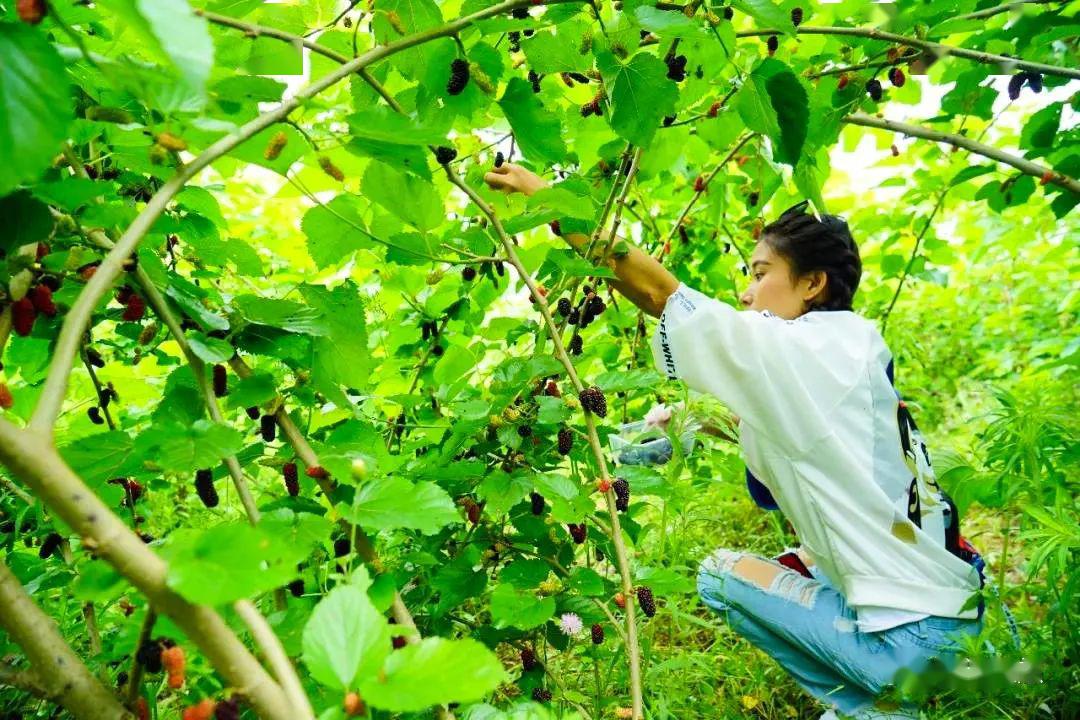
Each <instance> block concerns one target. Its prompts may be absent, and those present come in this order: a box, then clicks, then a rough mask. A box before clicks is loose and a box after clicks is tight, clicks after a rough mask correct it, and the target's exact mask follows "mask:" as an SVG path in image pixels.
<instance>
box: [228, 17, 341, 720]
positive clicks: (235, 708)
mask: <svg viewBox="0 0 1080 720" xmlns="http://www.w3.org/2000/svg"><path fill="white" fill-rule="evenodd" d="M345 19H346V20H348V18H345ZM214 720H240V700H239V698H237V697H236V696H235V695H233V696H232V697H230V698H229V699H228V700H222V701H221V702H219V703H218V704H217V706H216V707H215V708H214Z"/></svg>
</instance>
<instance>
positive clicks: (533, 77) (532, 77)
mask: <svg viewBox="0 0 1080 720" xmlns="http://www.w3.org/2000/svg"><path fill="white" fill-rule="evenodd" d="M529 82H530V83H531V84H532V91H533V92H534V93H538V92H540V76H539V75H537V74H536V71H535V70H530V71H529Z"/></svg>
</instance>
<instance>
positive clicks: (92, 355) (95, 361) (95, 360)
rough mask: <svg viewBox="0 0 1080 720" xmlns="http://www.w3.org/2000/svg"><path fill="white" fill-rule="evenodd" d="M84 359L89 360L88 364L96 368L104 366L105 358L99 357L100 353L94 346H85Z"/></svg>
mask: <svg viewBox="0 0 1080 720" xmlns="http://www.w3.org/2000/svg"><path fill="white" fill-rule="evenodd" d="M86 359H87V360H89V361H90V364H91V365H93V366H94V367H96V368H103V367H105V358H103V357H101V353H99V352H98V351H97V350H95V349H94V348H91V347H88V348H86Z"/></svg>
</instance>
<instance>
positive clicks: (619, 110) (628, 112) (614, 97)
mask: <svg viewBox="0 0 1080 720" xmlns="http://www.w3.org/2000/svg"><path fill="white" fill-rule="evenodd" d="M597 62H598V63H599V67H600V72H601V74H602V75H603V76H604V82H605V83H607V86H608V87H609V88H611V127H612V128H613V129H614V130H615V132H617V133H618V134H619V136H620V137H622V138H624V139H625V140H627V141H629V142H632V143H634V144H635V145H637V146H639V147H648V146H649V145H650V144H651V143H652V139H653V135H655V134H656V130H657V128H659V127H660V120H661V119H662V118H663V117H664V116H666V115H672V114H673V113H674V110H675V102H676V101H677V100H678V98H679V91H678V89H677V88H676V86H675V83H674V82H672V81H671V79H669V78H668V76H667V72H668V70H667V66H666V65H665V64H664V62H663V61H662V60H661V59H660V58H658V57H656V56H655V55H653V54H652V53H649V52H639V53H637V54H636V55H634V56H633V57H632V58H630V62H628V63H626V64H623V63H621V62H619V61H618V60H616V59H615V56H614V55H612V54H611V53H610V52H598V53H597Z"/></svg>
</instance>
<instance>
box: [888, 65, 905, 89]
mask: <svg viewBox="0 0 1080 720" xmlns="http://www.w3.org/2000/svg"><path fill="white" fill-rule="evenodd" d="M889 82H891V83H892V84H893V85H894V86H895V87H904V71H903V70H901V69H900V68H898V67H894V68H893V69H891V70H889Z"/></svg>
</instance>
